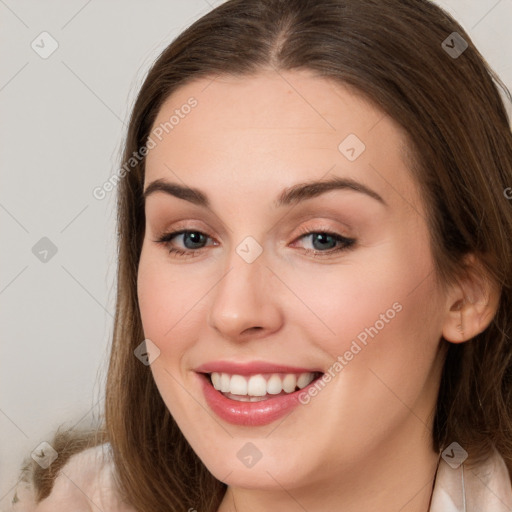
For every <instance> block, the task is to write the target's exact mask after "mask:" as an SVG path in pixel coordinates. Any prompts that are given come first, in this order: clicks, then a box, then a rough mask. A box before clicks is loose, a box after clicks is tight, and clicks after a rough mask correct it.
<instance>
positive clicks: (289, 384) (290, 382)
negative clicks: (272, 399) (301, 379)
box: [283, 373, 297, 393]
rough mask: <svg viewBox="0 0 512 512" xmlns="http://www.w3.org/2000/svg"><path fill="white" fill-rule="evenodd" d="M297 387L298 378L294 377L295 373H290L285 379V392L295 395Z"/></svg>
mask: <svg viewBox="0 0 512 512" xmlns="http://www.w3.org/2000/svg"><path fill="white" fill-rule="evenodd" d="M296 386H297V377H296V376H295V375H293V373H289V374H288V375H286V377H285V378H284V379H283V391H286V392H287V393H293V392H294V391H295V387H296Z"/></svg>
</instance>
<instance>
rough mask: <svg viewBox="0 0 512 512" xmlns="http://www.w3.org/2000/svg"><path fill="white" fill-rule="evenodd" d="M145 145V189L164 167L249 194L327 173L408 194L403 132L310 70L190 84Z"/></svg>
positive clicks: (190, 179)
mask: <svg viewBox="0 0 512 512" xmlns="http://www.w3.org/2000/svg"><path fill="white" fill-rule="evenodd" d="M191 105H193V106H191ZM151 137H152V139H153V140H154V142H155V146H154V147H153V149H151V151H150V152H149V153H148V156H147V160H146V176H145V182H146V184H147V183H148V182H150V181H153V180H155V179H159V178H172V177H173V176H171V175H170V169H171V170H172V171H173V172H174V173H175V174H177V175H178V176H179V177H180V178H183V180H184V181H186V182H187V184H191V185H192V184H194V185H200V184H202V183H203V182H204V181H205V180H210V181H211V179H212V177H214V178H215V180H217V182H218V183H220V182H224V183H225V184H228V183H229V184H231V183H234V182H241V181H243V182H245V183H246V184H247V186H248V187H251V186H254V187H257V186H260V185H262V184H268V183H269V181H274V182H275V183H276V186H278V185H279V183H281V184H285V185H286V184H293V183H294V182H296V181H299V180H303V179H308V178H311V179H313V178H314V179H318V178H321V177H322V176H324V175H326V174H327V173H329V171H330V170H331V173H332V174H335V175H337V176H344V177H351V178H355V179H358V180H360V181H363V182H365V181H366V183H367V184H371V183H373V184H375V186H374V188H377V189H381V190H383V189H384V188H389V183H390V182H391V183H392V184H393V187H395V188H396V189H397V190H398V191H399V193H401V194H410V193H411V191H408V190H407V189H408V188H410V187H411V185H412V184H411V182H410V179H409V177H408V172H407V169H406V166H405V162H404V158H403V149H404V147H405V142H406V137H405V134H404V132H403V130H402V129H401V127H400V126H399V125H398V124H397V123H396V122H395V121H394V120H392V119H391V118H390V117H389V116H387V115H385V113H384V112H383V111H382V110H381V109H379V108H378V107H377V106H375V105H374V104H372V103H371V102H369V101H368V100H367V99H365V98H364V97H363V96H362V95H361V94H359V93H357V92H356V91H354V90H353V89H351V88H349V87H347V86H345V85H343V84H340V83H336V82H334V81H332V80H328V79H326V78H322V77H318V76H315V75H314V74H313V73H312V72H310V71H307V70H302V71H290V72H284V71H279V72H276V71H273V70H270V71H263V72H260V73H258V74H256V75H251V76H242V77H231V76H229V77H228V76H218V77H208V78H202V79H200V80H196V81H193V82H191V83H189V84H187V85H185V86H183V87H181V88H179V89H178V90H177V91H175V92H174V93H173V94H172V95H171V96H170V97H169V98H168V99H167V100H166V101H165V103H164V104H163V106H162V108H161V109H160V111H159V112H158V115H157V118H156V120H155V122H154V124H153V127H152V132H151ZM354 156H355V157H356V158H354ZM383 193H385V192H383Z"/></svg>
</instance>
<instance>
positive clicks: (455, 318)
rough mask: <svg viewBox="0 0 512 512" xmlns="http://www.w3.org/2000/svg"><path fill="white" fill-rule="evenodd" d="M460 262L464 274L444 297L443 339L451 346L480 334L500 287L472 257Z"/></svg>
mask: <svg viewBox="0 0 512 512" xmlns="http://www.w3.org/2000/svg"><path fill="white" fill-rule="evenodd" d="M464 261H465V264H466V266H467V269H468V270H467V273H466V274H465V276H464V277H463V278H462V279H461V280H459V282H458V283H457V284H454V285H452V286H451V287H450V289H449V291H448V294H447V301H446V306H447V307H446V317H445V322H444V325H443V338H444V339H445V340H447V341H450V342H452V343H463V342H464V341H468V340H470V339H471V338H474V337H475V336H476V335H477V334H480V333H481V332H483V331H484V330H485V329H486V328H487V327H488V325H489V324H490V323H491V321H492V319H493V318H494V315H495V314H496V311H497V310H498V304H499V299H500V292H501V290H500V288H499V287H498V286H497V284H496V283H494V282H493V281H492V280H491V279H490V278H489V276H488V275H487V273H486V271H485V268H484V267H483V265H482V264H481V262H480V261H478V260H477V258H476V257H475V256H474V255H473V254H470V255H468V256H466V257H465V259H464Z"/></svg>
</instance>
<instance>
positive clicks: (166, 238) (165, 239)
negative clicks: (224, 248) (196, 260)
mask: <svg viewBox="0 0 512 512" xmlns="http://www.w3.org/2000/svg"><path fill="white" fill-rule="evenodd" d="M185 233H200V234H201V235H205V236H206V237H207V238H211V237H209V236H208V235H206V234H205V233H203V232H202V231H199V230H195V229H181V230H178V231H171V232H168V233H164V234H162V235H161V236H160V237H159V238H158V239H157V240H154V242H156V243H159V244H164V245H166V244H168V243H169V242H170V241H171V240H172V239H173V238H174V237H176V236H179V235H182V234H185ZM312 234H323V235H328V236H332V237H334V239H335V240H336V241H337V242H340V243H342V244H343V245H341V246H340V247H338V248H335V249H330V250H328V251H318V250H315V249H303V252H304V253H305V254H308V255H312V256H314V257H321V258H322V257H327V256H330V255H332V254H335V253H340V252H342V251H347V250H349V249H352V248H353V246H354V244H355V242H356V240H355V239H354V238H347V237H344V236H342V235H340V234H338V233H334V232H332V231H328V230H322V229H320V230H319V229H316V230H314V231H312V230H307V229H304V230H301V233H300V236H298V237H297V238H296V239H295V240H299V239H301V238H304V237H305V236H308V235H312ZM295 240H294V241H295ZM167 248H168V251H169V253H170V254H173V255H174V256H176V257H178V258H185V257H195V256H198V254H197V253H198V252H199V251H201V250H202V249H204V247H201V248H200V249H187V250H183V249H176V248H175V247H170V248H169V247H167Z"/></svg>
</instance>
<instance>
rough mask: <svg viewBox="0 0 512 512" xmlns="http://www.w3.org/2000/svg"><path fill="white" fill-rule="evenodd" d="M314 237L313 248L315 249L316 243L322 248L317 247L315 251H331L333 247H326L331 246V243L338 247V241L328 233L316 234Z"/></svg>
mask: <svg viewBox="0 0 512 512" xmlns="http://www.w3.org/2000/svg"><path fill="white" fill-rule="evenodd" d="M312 236H313V247H315V241H319V242H320V247H315V250H321V249H326V248H327V249H330V248H332V247H325V245H323V244H325V243H327V244H329V243H330V242H333V243H334V245H336V240H335V238H334V237H333V236H332V235H329V234H327V233H315V234H313V235H312Z"/></svg>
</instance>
